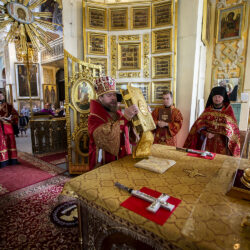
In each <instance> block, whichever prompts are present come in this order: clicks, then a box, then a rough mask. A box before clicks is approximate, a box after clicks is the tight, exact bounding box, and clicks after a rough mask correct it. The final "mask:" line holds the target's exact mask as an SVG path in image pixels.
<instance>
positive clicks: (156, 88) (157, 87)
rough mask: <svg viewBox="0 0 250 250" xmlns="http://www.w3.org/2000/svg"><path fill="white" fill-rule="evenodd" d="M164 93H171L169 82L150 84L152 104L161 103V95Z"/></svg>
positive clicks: (170, 83)
mask: <svg viewBox="0 0 250 250" xmlns="http://www.w3.org/2000/svg"><path fill="white" fill-rule="evenodd" d="M165 91H172V82H171V81H157V82H152V103H162V94H163V92H165ZM173 94H174V93H173Z"/></svg>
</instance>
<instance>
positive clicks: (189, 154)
mask: <svg viewBox="0 0 250 250" xmlns="http://www.w3.org/2000/svg"><path fill="white" fill-rule="evenodd" d="M201 152H203V151H201ZM211 154H212V155H213V156H209V155H206V156H201V155H199V154H195V153H188V154H187V155H188V156H193V157H198V158H203V159H207V160H213V159H214V157H215V156H216V154H215V153H211Z"/></svg>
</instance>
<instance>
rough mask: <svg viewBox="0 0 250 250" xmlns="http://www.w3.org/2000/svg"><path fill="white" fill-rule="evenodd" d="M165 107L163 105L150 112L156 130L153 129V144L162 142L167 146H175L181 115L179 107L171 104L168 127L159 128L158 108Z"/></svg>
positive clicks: (181, 119) (181, 120) (180, 124)
mask: <svg viewBox="0 0 250 250" xmlns="http://www.w3.org/2000/svg"><path fill="white" fill-rule="evenodd" d="M160 109H165V106H164V105H163V106H161V107H160V108H155V109H154V111H153V112H152V117H153V119H154V122H155V124H156V130H155V131H154V134H155V138H154V144H164V145H169V146H176V143H177V142H176V135H177V133H178V132H179V131H180V129H181V126H182V122H183V117H182V114H181V112H180V110H179V109H177V108H175V107H174V106H173V105H172V106H171V107H170V109H171V122H169V123H168V127H165V128H160V127H159V126H157V123H158V121H159V110H160Z"/></svg>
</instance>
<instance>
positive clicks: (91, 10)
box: [87, 6, 107, 30]
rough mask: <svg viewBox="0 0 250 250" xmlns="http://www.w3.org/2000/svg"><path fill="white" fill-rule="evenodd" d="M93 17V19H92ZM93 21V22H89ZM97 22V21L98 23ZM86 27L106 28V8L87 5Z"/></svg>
mask: <svg viewBox="0 0 250 250" xmlns="http://www.w3.org/2000/svg"><path fill="white" fill-rule="evenodd" d="M94 18H95V20H94ZM91 21H93V22H91ZM98 22H99V23H98ZM87 28H89V29H98V30H107V9H104V8H99V7H98V8H96V7H92V6H88V9H87Z"/></svg>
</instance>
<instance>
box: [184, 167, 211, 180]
mask: <svg viewBox="0 0 250 250" xmlns="http://www.w3.org/2000/svg"><path fill="white" fill-rule="evenodd" d="M183 171H184V172H185V173H187V175H188V176H189V177H191V178H194V177H196V176H203V177H205V176H206V175H204V174H202V173H199V170H198V169H192V170H190V169H183Z"/></svg>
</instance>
